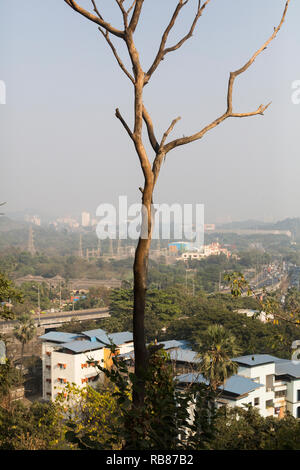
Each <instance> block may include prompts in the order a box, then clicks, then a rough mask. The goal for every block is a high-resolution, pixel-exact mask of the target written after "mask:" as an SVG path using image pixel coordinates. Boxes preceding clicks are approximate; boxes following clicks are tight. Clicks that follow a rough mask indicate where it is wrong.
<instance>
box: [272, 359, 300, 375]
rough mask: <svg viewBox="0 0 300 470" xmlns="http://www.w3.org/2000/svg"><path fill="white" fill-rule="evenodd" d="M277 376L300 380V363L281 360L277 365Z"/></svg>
mask: <svg viewBox="0 0 300 470" xmlns="http://www.w3.org/2000/svg"><path fill="white" fill-rule="evenodd" d="M275 375H290V376H291V377H294V378H295V379H300V361H289V360H281V361H280V362H276V364H275Z"/></svg>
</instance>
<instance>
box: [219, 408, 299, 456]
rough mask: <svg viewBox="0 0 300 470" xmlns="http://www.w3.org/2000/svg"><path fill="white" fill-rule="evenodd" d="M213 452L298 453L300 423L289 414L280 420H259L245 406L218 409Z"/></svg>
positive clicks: (257, 414)
mask: <svg viewBox="0 0 300 470" xmlns="http://www.w3.org/2000/svg"><path fill="white" fill-rule="evenodd" d="M214 424H215V430H216V433H215V436H214V438H213V439H212V441H211V442H210V448H211V449H213V450H229V449H230V450H299V449H300V422H299V421H298V420H297V419H295V418H293V417H292V416H290V415H287V416H286V417H284V418H282V419H278V418H273V417H267V418H263V417H262V416H260V415H259V412H258V411H257V410H256V409H255V408H253V407H251V406H250V407H248V408H247V409H242V408H240V407H235V408H225V407H222V408H220V409H219V410H218V412H217V416H216V419H215V423H214Z"/></svg>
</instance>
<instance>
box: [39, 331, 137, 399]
mask: <svg viewBox="0 0 300 470" xmlns="http://www.w3.org/2000/svg"><path fill="white" fill-rule="evenodd" d="M40 339H41V340H42V342H43V344H42V367H43V399H44V400H47V401H53V400H55V398H56V397H57V395H58V394H64V387H65V386H66V384H67V383H70V384H72V383H73V384H75V385H77V386H78V387H84V386H86V385H87V384H88V385H93V384H95V383H96V382H97V381H99V380H103V379H104V377H103V375H104V374H103V373H101V372H100V374H99V369H98V368H97V365H98V364H100V365H101V366H102V367H110V366H111V365H112V352H111V349H110V347H109V345H110V344H111V343H113V344H115V345H116V347H117V348H116V353H115V354H125V353H128V352H130V351H132V350H133V337H132V333H130V332H128V331H125V332H122V333H111V334H108V333H106V332H105V331H104V330H102V329H100V328H99V329H96V330H90V331H84V332H82V333H78V334H76V333H63V332H56V331H50V332H49V333H46V334H44V335H43V336H40Z"/></svg>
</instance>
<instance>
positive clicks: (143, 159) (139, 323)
mask: <svg viewBox="0 0 300 470" xmlns="http://www.w3.org/2000/svg"><path fill="white" fill-rule="evenodd" d="M64 1H65V3H67V5H69V7H71V8H72V9H73V10H74V11H76V12H77V13H79V14H81V15H82V16H84V17H85V18H87V19H88V20H90V21H91V22H93V23H95V24H96V25H98V28H99V31H100V32H101V34H102V35H103V37H104V39H105V40H106V42H107V44H108V46H109V47H110V49H111V51H112V53H113V55H114V57H115V59H116V61H117V63H118V65H119V67H120V68H121V70H122V71H123V72H124V74H125V75H126V76H127V78H128V79H129V80H130V81H131V82H132V85H133V93H134V124H133V129H131V128H130V126H129V125H128V123H127V122H126V120H125V119H124V117H123V116H122V114H121V113H120V111H119V109H116V113H115V114H116V117H117V118H118V119H119V120H120V122H121V123H122V125H123V127H124V129H125V130H126V132H127V134H128V136H129V138H130V139H131V140H132V143H133V145H134V147H135V150H136V153H137V156H138V158H139V162H140V165H141V169H142V171H143V176H144V187H143V188H140V190H141V193H142V226H141V235H140V238H139V241H138V244H137V248H136V252H135V259H134V266H133V272H134V306H133V338H134V352H135V376H136V380H137V382H136V385H135V387H134V390H133V404H134V406H137V407H138V406H141V405H142V404H143V401H144V380H143V371H145V370H146V369H147V362H148V358H147V349H146V345H145V332H144V313H145V301H146V289H147V271H148V257H149V249H150V243H151V236H152V231H153V213H154V211H153V193H154V188H155V185H156V182H157V178H158V176H159V172H160V168H161V165H162V162H163V160H164V158H165V157H166V155H167V154H168V153H169V152H170V151H171V150H173V149H175V148H176V147H179V146H181V145H186V144H189V143H190V142H194V141H196V140H200V139H201V138H202V137H203V136H204V135H205V134H206V133H207V132H208V131H210V130H212V129H214V128H215V127H216V126H218V125H219V124H221V123H222V122H223V121H225V120H226V119H228V118H243V117H250V116H258V115H263V114H264V112H265V111H266V109H267V108H268V107H269V105H270V103H269V104H267V105H263V104H261V105H260V106H258V108H257V109H256V110H254V111H249V112H244V113H237V112H234V110H233V89H234V85H235V80H236V78H237V77H238V76H239V75H241V74H242V73H244V72H246V71H247V70H248V69H249V67H251V65H252V64H253V62H254V61H255V59H256V58H257V56H258V55H259V54H261V53H262V52H263V51H264V50H265V49H266V48H267V46H268V45H269V44H270V43H271V41H273V39H274V38H275V37H276V36H277V34H278V32H279V30H280V29H281V27H282V25H283V22H284V20H285V17H286V14H287V10H288V7H289V3H290V0H287V1H286V3H285V8H284V11H283V14H282V17H281V20H280V23H279V25H278V26H277V27H276V28H274V30H273V33H272V35H271V36H270V37H269V38H268V39H267V41H266V42H265V43H264V44H263V45H262V46H261V47H260V48H259V49H258V50H257V51H256V52H255V53H254V54H253V55H252V56H251V58H250V59H249V60H248V61H247V62H246V63H245V64H244V65H243V66H242V67H241V68H239V69H238V70H235V71H234V72H231V73H230V75H229V80H228V90H227V109H226V110H225V112H224V113H223V114H222V115H221V116H218V117H217V118H216V119H215V120H214V121H212V122H210V123H209V124H207V125H206V126H205V127H204V128H202V129H200V130H199V131H198V132H196V133H195V134H192V135H189V136H183V137H181V138H177V139H174V140H170V141H167V140H168V137H169V136H170V134H171V132H172V131H173V129H174V126H175V125H176V123H177V121H178V120H179V119H180V117H176V118H175V119H173V121H172V122H171V124H170V126H169V127H168V129H166V131H165V132H164V134H163V135H162V137H161V138H160V139H157V137H156V135H155V131H154V126H153V122H152V119H151V116H150V114H149V112H148V111H147V108H146V107H145V104H144V101H143V90H144V87H145V85H147V84H148V83H149V82H150V80H151V78H152V76H153V74H154V73H155V71H156V70H157V68H158V66H159V64H160V63H161V61H162V60H163V59H165V57H166V56H167V55H168V54H169V53H171V52H174V51H176V50H178V49H180V48H181V47H182V46H183V44H185V42H186V41H188V39H190V38H191V37H192V35H193V32H194V30H195V27H196V25H197V23H198V21H199V19H200V18H201V16H202V15H203V13H204V11H205V9H206V7H207V6H208V4H209V3H210V2H211V0H206V1H203V2H201V1H200V0H197V2H196V3H197V6H196V11H195V17H194V19H193V20H192V21H191V24H190V28H189V29H188V31H187V33H186V34H185V35H184V36H183V37H182V38H181V39H180V40H179V41H177V42H175V43H174V44H173V45H169V46H167V42H168V39H169V34H170V32H171V30H172V29H173V27H174V25H175V24H176V22H177V20H178V19H179V18H180V14H181V11H182V10H183V8H184V7H185V6H186V5H187V4H188V3H190V0H176V6H175V8H174V10H173V13H172V16H171V19H170V21H169V23H168V25H167V27H166V28H165V30H164V32H163V34H162V37H161V40H160V44H159V47H158V50H157V53H156V55H155V58H154V60H153V63H152V64H151V66H150V67H149V69H148V70H147V71H144V70H143V68H142V66H141V62H140V57H139V52H138V50H137V48H136V44H135V40H134V33H135V31H136V28H137V26H138V23H139V21H140V18H141V13H142V8H143V4H144V0H130V1H127V0H111V1H112V3H116V4H117V6H118V7H119V10H120V15H121V18H122V22H123V27H122V29H118V28H116V27H114V26H112V25H111V24H110V23H109V22H108V21H106V20H105V19H104V18H103V16H102V13H101V12H100V11H99V9H98V7H97V5H96V2H95V0H91V11H88V10H86V9H85V8H82V7H81V6H80V5H79V4H78V3H77V2H75V1H74V0H64ZM174 3H175V2H174ZM125 5H126V6H125ZM112 38H113V39H116V40H121V41H123V42H124V43H125V45H126V48H127V51H128V55H129V59H130V62H131V65H132V72H130V71H129V70H128V69H127V68H126V66H125V64H124V62H123V60H122V59H121V57H120V55H119V52H118V50H117V47H116V46H115V44H114V42H113V41H112ZM143 126H146V130H147V134H148V138H149V142H150V144H151V147H152V149H153V151H154V157H153V159H152V161H150V158H149V156H148V154H147V151H146V148H145V142H144V140H143V136H142V130H143Z"/></svg>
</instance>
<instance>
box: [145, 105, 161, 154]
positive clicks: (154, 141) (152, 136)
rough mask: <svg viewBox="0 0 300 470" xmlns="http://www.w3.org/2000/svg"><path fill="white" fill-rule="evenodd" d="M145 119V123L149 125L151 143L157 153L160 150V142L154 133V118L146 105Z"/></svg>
mask: <svg viewBox="0 0 300 470" xmlns="http://www.w3.org/2000/svg"><path fill="white" fill-rule="evenodd" d="M143 119H144V121H145V124H146V126H147V131H148V137H149V141H150V144H151V146H152V148H153V150H154V152H155V153H157V152H158V150H159V143H158V141H157V139H156V137H155V134H154V128H153V123H152V119H151V117H150V114H149V113H148V111H147V110H146V108H145V106H144V105H143Z"/></svg>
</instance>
